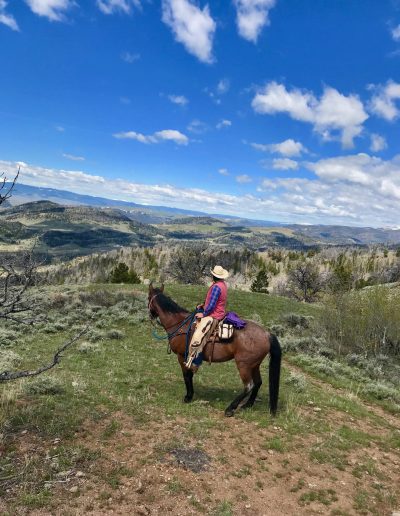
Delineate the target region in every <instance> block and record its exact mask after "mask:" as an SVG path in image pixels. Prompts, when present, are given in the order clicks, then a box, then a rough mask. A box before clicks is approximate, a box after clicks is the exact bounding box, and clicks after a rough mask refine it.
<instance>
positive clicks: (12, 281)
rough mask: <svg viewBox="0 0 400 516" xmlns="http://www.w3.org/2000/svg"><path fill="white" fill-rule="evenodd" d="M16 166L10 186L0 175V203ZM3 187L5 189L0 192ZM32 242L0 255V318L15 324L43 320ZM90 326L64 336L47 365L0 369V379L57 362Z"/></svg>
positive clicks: (8, 193) (29, 373)
mask: <svg viewBox="0 0 400 516" xmlns="http://www.w3.org/2000/svg"><path fill="white" fill-rule="evenodd" d="M19 172H20V170H19V169H18V171H17V173H16V175H15V177H14V180H13V182H12V183H11V186H8V187H7V188H6V182H7V179H6V177H5V175H4V174H1V175H0V178H2V179H0V205H1V204H2V203H3V202H4V201H5V200H6V199H8V198H9V197H10V196H11V192H12V190H13V188H14V186H15V183H16V181H17V179H18V176H19ZM3 190H4V193H3V192H2V191H3ZM34 251H35V246H34V247H33V248H32V249H31V250H30V252H28V253H26V254H24V255H23V256H18V255H17V256H15V257H13V258H12V259H11V258H9V257H7V258H2V257H1V256H0V321H2V320H3V321H11V322H13V323H17V324H34V323H35V322H38V321H40V320H44V316H43V310H44V308H43V306H42V305H41V303H40V302H38V301H39V300H38V299H37V296H36V297H35V295H34V293H32V287H33V286H35V285H36V283H37V276H38V275H37V269H38V263H37V261H36V260H35V257H34ZM88 328H89V326H85V327H84V328H83V329H81V330H80V331H79V332H78V333H77V334H76V335H75V336H73V337H72V338H70V339H69V340H67V341H66V342H65V343H64V344H63V345H62V346H61V347H60V348H59V349H58V350H57V351H56V352H55V354H54V356H53V359H52V361H51V362H49V363H48V364H46V365H43V366H39V367H38V368H37V369H33V370H25V371H12V372H10V371H2V372H1V371H0V383H1V382H7V381H10V380H16V379H18V378H26V377H29V376H37V375H39V374H41V373H44V372H45V371H48V370H49V369H52V368H53V367H54V366H55V365H56V364H58V363H59V362H60V360H61V358H62V353H63V352H64V351H65V350H66V349H67V348H69V347H70V346H71V345H72V344H74V343H75V342H76V341H77V340H79V339H80V338H81V337H82V335H83V334H84V333H86V332H87V330H88Z"/></svg>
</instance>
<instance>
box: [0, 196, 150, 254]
mask: <svg viewBox="0 0 400 516" xmlns="http://www.w3.org/2000/svg"><path fill="white" fill-rule="evenodd" d="M0 228H3V232H2V235H3V237H2V244H3V245H1V244H0V251H3V252H6V251H9V250H10V249H11V250H13V251H18V250H23V249H27V248H29V246H31V245H32V242H33V240H34V239H38V245H37V247H36V249H37V251H38V252H40V253H43V254H45V255H48V256H49V257H50V258H55V257H57V258H60V259H70V258H73V257H75V256H81V255H85V254H91V253H93V252H104V251H109V250H111V249H113V248H115V247H120V246H127V245H133V244H139V245H151V244H152V243H153V242H154V236H155V235H156V234H157V230H156V229H155V228H153V227H152V226H149V225H146V224H142V223H141V222H137V221H133V220H131V219H130V218H129V217H128V216H127V215H126V214H125V213H124V212H122V211H120V210H116V209H112V208H95V207H89V206H76V207H71V206H62V205H60V204H56V203H53V202H50V201H37V202H30V203H26V204H22V205H18V206H14V207H11V208H7V209H4V210H2V211H0ZM7 244H9V245H8V246H7ZM10 244H13V245H12V247H11V248H10Z"/></svg>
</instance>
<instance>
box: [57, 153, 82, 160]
mask: <svg viewBox="0 0 400 516" xmlns="http://www.w3.org/2000/svg"><path fill="white" fill-rule="evenodd" d="M62 157H63V158H66V159H70V160H72V161H85V158H84V157H83V156H75V155H74V154H68V153H66V152H63V155H62Z"/></svg>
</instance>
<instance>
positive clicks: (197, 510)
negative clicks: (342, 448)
mask: <svg viewBox="0 0 400 516" xmlns="http://www.w3.org/2000/svg"><path fill="white" fill-rule="evenodd" d="M113 417H114V418H115V417H117V418H118V421H119V423H120V424H121V426H120V429H119V430H118V432H117V433H116V434H115V435H113V436H112V437H111V438H109V439H107V440H104V438H103V437H102V435H103V432H104V429H105V428H106V425H107V421H103V422H102V423H101V424H96V425H94V424H93V423H91V424H90V425H89V424H88V425H87V426H86V427H85V428H84V429H83V430H82V432H81V435H80V436H79V437H77V442H78V443H79V444H80V445H83V446H85V447H87V448H90V449H92V450H97V451H100V452H101V458H100V459H99V460H98V461H96V462H94V463H93V464H92V465H91V466H90V467H89V468H87V469H86V470H85V471H82V472H79V474H78V475H77V473H78V472H77V471H71V472H70V476H69V477H68V478H67V481H66V482H64V483H59V484H54V485H53V487H52V489H53V491H54V497H53V499H54V500H59V501H61V504H59V505H58V504H55V505H53V507H52V508H51V509H41V510H34V511H32V512H28V511H26V509H24V510H23V509H21V510H18V512H16V514H28V513H29V514H33V515H37V516H39V515H40V516H43V515H49V514H52V515H60V516H61V515H66V514H68V515H81V514H91V515H105V514H120V515H128V514H129V515H132V514H134V515H144V516H146V515H165V514H173V515H177V516H180V515H186V514H202V513H203V514H214V515H218V516H228V515H230V514H233V515H245V516H246V515H249V516H250V515H256V516H262V515H265V516H270V515H278V516H279V515H303V514H304V515H310V514H360V513H361V514H369V513H374V514H379V515H386V514H388V515H389V514H391V512H392V510H393V509H395V507H391V502H390V494H391V493H395V491H396V490H397V489H398V488H399V485H400V457H399V455H398V454H395V453H392V452H390V453H386V452H383V451H382V450H380V449H379V448H378V447H377V446H376V445H371V446H370V447H368V448H360V449H358V450H355V451H354V452H352V453H351V454H350V457H349V465H348V467H346V468H345V469H344V470H343V471H341V470H338V469H337V468H336V467H334V466H333V465H331V464H318V463H314V462H312V461H311V460H310V457H309V450H310V448H311V447H312V446H314V445H315V444H316V443H318V439H319V437H318V436H313V435H309V436H307V437H302V436H298V437H297V438H296V439H295V442H293V443H292V444H291V446H290V448H289V450H288V451H286V452H285V451H283V452H279V451H276V450H271V449H267V448H268V447H267V446H266V443H267V442H268V441H270V440H271V438H279V437H281V436H282V435H283V430H282V429H281V428H280V427H278V426H274V427H270V428H260V427H259V425H257V424H256V423H249V422H246V421H243V420H239V419H235V418H232V419H226V418H224V417H223V415H222V414H220V413H218V412H216V413H215V423H216V424H215V427H213V428H211V429H210V430H209V431H208V433H207V434H206V435H204V437H203V438H201V439H200V440H195V439H190V438H189V439H188V438H187V433H186V432H185V431H184V429H185V428H187V427H188V425H189V423H190V422H189V421H187V420H185V419H183V418H179V419H177V420H174V421H170V420H163V421H160V422H159V423H153V424H151V425H146V427H143V426H139V427H137V426H136V427H135V425H134V424H133V422H132V420H131V419H130V418H128V417H127V416H126V415H124V414H117V415H115V414H114V415H113ZM316 417H318V415H316ZM354 424H355V425H356V422H355V423H354ZM31 437H32V436H29V435H27V434H26V435H24V436H20V438H19V440H20V444H21V445H22V444H23V448H24V453H25V454H29V453H32V452H33V450H30V449H29V448H30V447H31V446H33V449H34V450H36V451H37V446H38V440H37V439H33V440H32V439H31ZM21 441H23V443H22V442H21ZM199 445H201V448H202V450H203V452H205V454H206V455H207V456H208V457H209V464H208V465H206V469H205V470H204V471H201V472H198V473H195V472H193V471H190V469H187V468H185V467H184V465H182V464H179V463H178V462H177V460H176V458H175V457H174V455H173V454H171V453H169V451H168V450H171V449H173V450H176V449H178V450H181V449H182V448H191V449H193V448H194V449H195V448H196V446H199ZM202 456H203V455H202ZM367 457H368V459H369V460H370V461H371V464H373V465H374V471H375V473H374V476H371V475H369V474H367V473H366V472H363V474H362V477H361V478H357V477H356V476H354V473H353V471H354V469H355V468H357V466H358V467H359V468H361V469H360V470H362V465H363V464H365V463H366V459H367ZM117 472H119V474H117ZM364 473H365V474H364ZM115 479H117V480H115ZM110 484H112V487H111V485H110ZM366 484H368V486H369V487H370V488H371V489H372V492H373V493H374V494H373V495H372V496H370V495H368V499H367V501H366V502H364V501H363V497H365V496H366V495H365V494H364V491H365V487H366ZM355 500H359V501H358V504H359V508H358V509H356V508H355ZM363 503H364V505H363ZM0 509H1V505H0ZM334 511H336V512H334Z"/></svg>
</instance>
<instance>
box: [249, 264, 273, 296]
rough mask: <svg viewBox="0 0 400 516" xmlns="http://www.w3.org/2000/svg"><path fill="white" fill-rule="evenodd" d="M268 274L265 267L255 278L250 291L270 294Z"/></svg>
mask: <svg viewBox="0 0 400 516" xmlns="http://www.w3.org/2000/svg"><path fill="white" fill-rule="evenodd" d="M268 285H269V281H268V274H267V271H266V269H265V266H264V267H261V269H260V270H259V271H258V273H257V276H256V277H255V279H254V281H253V283H252V284H251V287H250V290H251V291H252V292H260V293H263V294H268Z"/></svg>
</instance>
